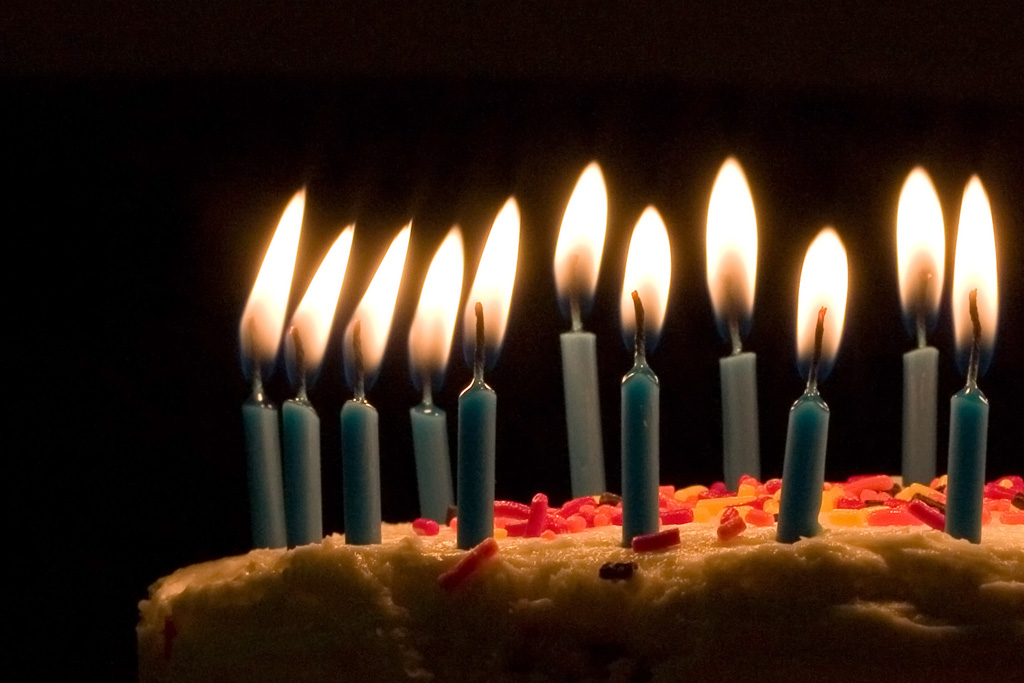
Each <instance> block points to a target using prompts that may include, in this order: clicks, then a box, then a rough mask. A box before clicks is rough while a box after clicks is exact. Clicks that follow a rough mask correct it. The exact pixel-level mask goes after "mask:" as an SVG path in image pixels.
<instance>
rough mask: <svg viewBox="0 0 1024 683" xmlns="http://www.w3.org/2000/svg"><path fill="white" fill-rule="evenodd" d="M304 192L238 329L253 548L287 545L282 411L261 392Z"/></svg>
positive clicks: (273, 351) (291, 206)
mask: <svg viewBox="0 0 1024 683" xmlns="http://www.w3.org/2000/svg"><path fill="white" fill-rule="evenodd" d="M305 197H306V194H305V191H304V190H300V191H299V192H297V193H296V194H295V196H294V197H292V200H291V201H290V202H289V203H288V206H287V207H286V208H285V210H284V213H283V214H282V215H281V220H280V222H279V223H278V226H277V230H276V231H275V232H274V237H273V239H272V240H271V242H270V247H269V248H268V249H267V253H266V255H265V256H264V257H263V263H262V264H261V265H260V272H259V274H258V275H257V276H256V282H255V284H253V287H252V293H251V294H250V295H249V300H248V302H247V303H246V305H245V311H244V312H243V313H242V321H241V324H240V325H239V339H240V342H241V352H242V353H241V358H242V370H243V372H244V373H246V374H247V375H248V376H249V378H250V379H251V380H252V394H251V397H250V398H249V400H247V401H246V402H245V404H244V405H243V406H242V426H243V430H244V438H245V454H246V463H247V469H248V482H249V511H250V518H251V522H252V539H253V545H254V546H255V547H257V548H267V547H271V548H277V547H283V546H284V545H286V544H287V535H286V529H285V513H284V485H283V483H282V475H281V442H280V434H279V428H278V419H279V415H278V410H277V408H276V407H275V406H274V405H273V403H271V402H270V401H269V400H267V398H266V396H265V395H264V393H263V379H262V375H263V372H264V370H269V369H270V368H271V367H272V366H273V361H274V359H275V358H276V357H277V350H278V347H279V346H280V343H281V328H282V326H283V323H284V315H285V309H286V307H287V304H288V293H289V290H290V289H291V281H292V274H293V272H294V270H295V256H296V253H297V250H298V246H299V232H300V231H301V228H302V213H303V209H304V207H305Z"/></svg>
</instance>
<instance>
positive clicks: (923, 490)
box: [894, 484, 938, 500]
mask: <svg viewBox="0 0 1024 683" xmlns="http://www.w3.org/2000/svg"><path fill="white" fill-rule="evenodd" d="M916 493H920V494H921V495H922V496H927V497H929V498H935V494H936V493H938V491H936V490H935V489H932V488H929V487H927V486H925V485H924V484H911V485H910V486H908V487H907V488H905V489H903V490H901V491H900V492H899V493H897V494H896V495H895V496H894V497H895V498H899V499H900V500H913V498H914V494H916Z"/></svg>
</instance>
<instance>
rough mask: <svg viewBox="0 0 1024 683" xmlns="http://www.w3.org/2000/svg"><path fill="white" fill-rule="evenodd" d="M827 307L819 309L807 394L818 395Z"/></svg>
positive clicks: (808, 374)
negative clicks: (819, 367) (819, 369)
mask: <svg viewBox="0 0 1024 683" xmlns="http://www.w3.org/2000/svg"><path fill="white" fill-rule="evenodd" d="M827 311H828V307H827V306H822V307H821V308H819V309H818V322H817V323H816V324H815V325H814V353H813V354H812V355H811V369H810V371H809V372H808V373H807V393H808V394H817V393H818V366H819V365H820V364H821V339H822V337H824V336H825V313H826V312H827Z"/></svg>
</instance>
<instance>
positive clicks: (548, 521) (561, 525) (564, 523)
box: [544, 510, 569, 534]
mask: <svg viewBox="0 0 1024 683" xmlns="http://www.w3.org/2000/svg"><path fill="white" fill-rule="evenodd" d="M544 530H545V531H554V532H555V533H556V534H564V533H566V532H568V531H569V522H568V520H566V519H563V518H562V517H559V516H558V515H556V514H555V513H553V512H551V511H550V510H549V511H548V514H547V515H546V516H545V518H544Z"/></svg>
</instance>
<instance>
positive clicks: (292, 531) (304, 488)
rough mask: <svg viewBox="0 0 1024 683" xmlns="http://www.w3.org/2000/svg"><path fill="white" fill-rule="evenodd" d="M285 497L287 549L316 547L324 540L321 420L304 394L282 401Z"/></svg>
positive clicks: (303, 391) (300, 393)
mask: <svg viewBox="0 0 1024 683" xmlns="http://www.w3.org/2000/svg"><path fill="white" fill-rule="evenodd" d="M281 418H282V423H283V428H284V429H283V431H284V497H285V502H286V507H285V519H286V521H287V526H288V545H290V546H296V545H306V544H308V543H318V542H319V541H320V540H321V539H322V538H323V537H324V527H323V503H322V502H321V495H320V417H319V416H318V415H317V414H316V411H315V410H313V406H312V404H311V403H310V402H309V400H308V398H307V397H306V392H305V390H302V391H300V392H299V395H298V397H297V398H294V399H291V400H288V401H285V403H284V406H283V407H282V409H281Z"/></svg>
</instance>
